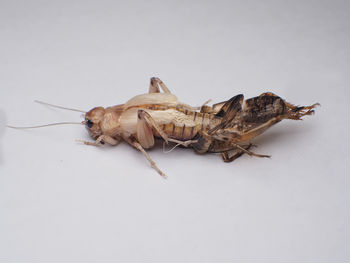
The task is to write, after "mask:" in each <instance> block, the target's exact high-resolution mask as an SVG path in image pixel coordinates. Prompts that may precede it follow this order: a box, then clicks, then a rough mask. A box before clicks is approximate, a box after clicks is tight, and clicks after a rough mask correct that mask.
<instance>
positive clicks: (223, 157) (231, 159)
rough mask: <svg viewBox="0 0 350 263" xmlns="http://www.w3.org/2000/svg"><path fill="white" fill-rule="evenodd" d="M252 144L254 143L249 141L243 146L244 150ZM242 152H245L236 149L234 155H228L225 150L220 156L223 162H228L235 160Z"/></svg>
mask: <svg viewBox="0 0 350 263" xmlns="http://www.w3.org/2000/svg"><path fill="white" fill-rule="evenodd" d="M252 146H254V145H253V144H251V143H250V144H249V145H247V146H243V148H244V149H245V150H249V149H250V148H251V147H252ZM244 153H245V152H243V151H242V150H238V151H237V152H236V153H235V154H234V155H231V156H230V154H229V151H226V152H223V153H221V157H222V160H223V161H224V162H225V163H230V162H232V161H234V160H236V159H237V158H239V157H241V156H242V155H243V154H244Z"/></svg>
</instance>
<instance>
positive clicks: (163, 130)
mask: <svg viewBox="0 0 350 263" xmlns="http://www.w3.org/2000/svg"><path fill="white" fill-rule="evenodd" d="M36 102H38V103H41V104H44V105H47V106H52V107H56V108H61V109H66V110H73V111H78V112H82V113H83V115H82V117H83V118H84V120H83V121H82V122H61V123H51V124H46V125H40V126H31V127H15V126H9V125H7V126H8V127H9V128H15V129H29V128H41V127H46V126H53V125H60V124H82V125H84V126H85V127H86V129H87V131H88V132H89V135H90V137H91V138H92V139H93V140H92V141H83V140H79V141H80V142H82V143H84V144H86V145H93V146H99V145H101V144H109V145H113V146H114V145H117V144H118V143H119V142H120V141H122V140H123V141H125V142H127V143H128V144H130V145H131V146H133V147H134V148H136V149H137V150H139V151H140V152H141V153H142V154H143V155H144V156H145V157H146V159H147V160H148V161H149V163H150V164H151V166H152V167H153V168H154V169H155V170H156V171H157V172H158V173H159V174H160V175H161V176H162V177H164V178H166V175H165V173H163V171H162V170H161V169H159V167H158V165H157V164H156V162H154V161H153V160H152V158H151V157H150V155H149V154H148V153H147V151H146V150H147V149H150V148H152V147H153V146H154V145H155V140H156V139H160V140H163V141H164V143H166V144H169V143H171V144H173V145H175V146H180V147H185V148H193V149H194V151H196V152H197V153H200V154H204V153H218V154H220V155H221V157H222V159H223V161H224V162H232V161H233V160H235V159H237V158H238V157H240V156H242V155H243V154H248V155H250V156H256V157H270V156H269V155H265V154H258V153H254V152H253V151H251V147H252V146H254V145H253V144H252V143H251V140H252V139H254V138H255V137H256V136H258V135H260V134H262V133H263V132H264V131H266V130H267V129H268V128H269V127H271V126H272V125H274V124H276V123H278V122H280V121H281V120H283V119H291V120H301V118H302V117H303V116H306V115H312V114H313V113H314V108H315V107H316V106H318V105H319V103H315V104H313V105H311V106H294V105H293V104H291V103H288V102H286V101H285V100H283V99H282V98H280V97H279V96H277V95H275V94H273V93H271V92H266V93H263V94H261V95H259V96H257V97H253V98H250V99H246V100H244V97H243V95H242V94H239V95H236V96H234V97H232V98H230V99H229V100H227V101H223V102H220V103H216V104H213V105H212V106H208V105H207V104H208V103H209V101H208V102H206V103H204V104H203V105H202V106H200V107H192V106H190V105H187V104H185V103H181V102H179V101H178V99H177V97H176V96H175V95H174V94H172V93H171V92H170V90H169V89H168V88H167V86H166V85H165V84H164V83H163V82H162V81H161V80H160V79H159V78H156V77H153V78H151V81H150V86H149V91H148V93H146V94H141V95H137V96H135V97H133V98H131V99H130V100H129V101H127V102H126V103H124V104H119V105H115V106H111V107H107V108H104V107H95V108H93V109H91V110H90V111H87V112H85V111H81V110H77V109H71V108H65V107H61V106H56V105H53V104H49V103H45V102H40V101H36Z"/></svg>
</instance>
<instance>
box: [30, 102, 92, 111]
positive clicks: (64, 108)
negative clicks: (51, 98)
mask: <svg viewBox="0 0 350 263" xmlns="http://www.w3.org/2000/svg"><path fill="white" fill-rule="evenodd" d="M34 101H35V102H36V103H39V104H42V105H46V106H50V107H54V108H58V109H63V110H71V111H77V112H82V113H86V111H83V110H77V109H71V108H66V107H62V106H58V105H54V104H50V103H47V102H43V101H40V100H34Z"/></svg>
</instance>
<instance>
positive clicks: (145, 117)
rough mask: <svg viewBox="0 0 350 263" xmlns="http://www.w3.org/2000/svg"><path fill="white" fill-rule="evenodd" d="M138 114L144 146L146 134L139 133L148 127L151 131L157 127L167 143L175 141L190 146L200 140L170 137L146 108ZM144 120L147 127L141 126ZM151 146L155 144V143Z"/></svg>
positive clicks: (138, 129) (139, 137)
mask: <svg viewBox="0 0 350 263" xmlns="http://www.w3.org/2000/svg"><path fill="white" fill-rule="evenodd" d="M137 116H138V118H139V120H138V122H137V125H138V126H137V131H138V132H137V133H138V139H139V141H140V143H141V145H143V146H144V147H145V145H144V144H143V143H142V141H143V137H144V136H139V134H141V132H139V131H142V130H143V129H146V128H148V129H150V131H152V128H153V129H155V130H156V131H157V132H158V134H159V135H160V137H162V139H163V140H164V141H165V142H166V143H168V142H174V143H177V144H180V145H182V146H184V147H188V146H189V145H191V144H193V143H196V142H198V140H187V141H180V140H176V139H173V138H169V137H168V135H167V134H166V133H165V132H164V131H163V130H162V129H161V128H160V127H159V125H158V124H157V123H156V121H155V120H154V119H153V118H152V116H151V115H150V114H149V113H148V112H146V111H144V110H138V114H137ZM142 122H144V124H145V125H147V127H142V128H139V123H140V124H141V123H142ZM142 134H143V133H142ZM152 136H153V134H152ZM151 146H153V144H152V145H151ZM146 148H149V147H146Z"/></svg>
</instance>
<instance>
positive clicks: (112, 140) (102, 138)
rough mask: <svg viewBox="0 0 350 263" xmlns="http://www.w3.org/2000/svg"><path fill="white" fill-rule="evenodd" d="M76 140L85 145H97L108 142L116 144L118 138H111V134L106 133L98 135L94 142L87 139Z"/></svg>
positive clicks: (118, 140)
mask: <svg viewBox="0 0 350 263" xmlns="http://www.w3.org/2000/svg"><path fill="white" fill-rule="evenodd" d="M77 141H78V142H82V143H84V144H86V145H92V146H99V145H101V144H105V143H108V144H109V145H113V146H115V145H117V144H118V143H119V142H120V138H116V139H115V138H113V137H111V136H108V135H100V136H99V137H98V138H97V139H96V141H94V142H89V141H84V140H79V139H78V140H77Z"/></svg>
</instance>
